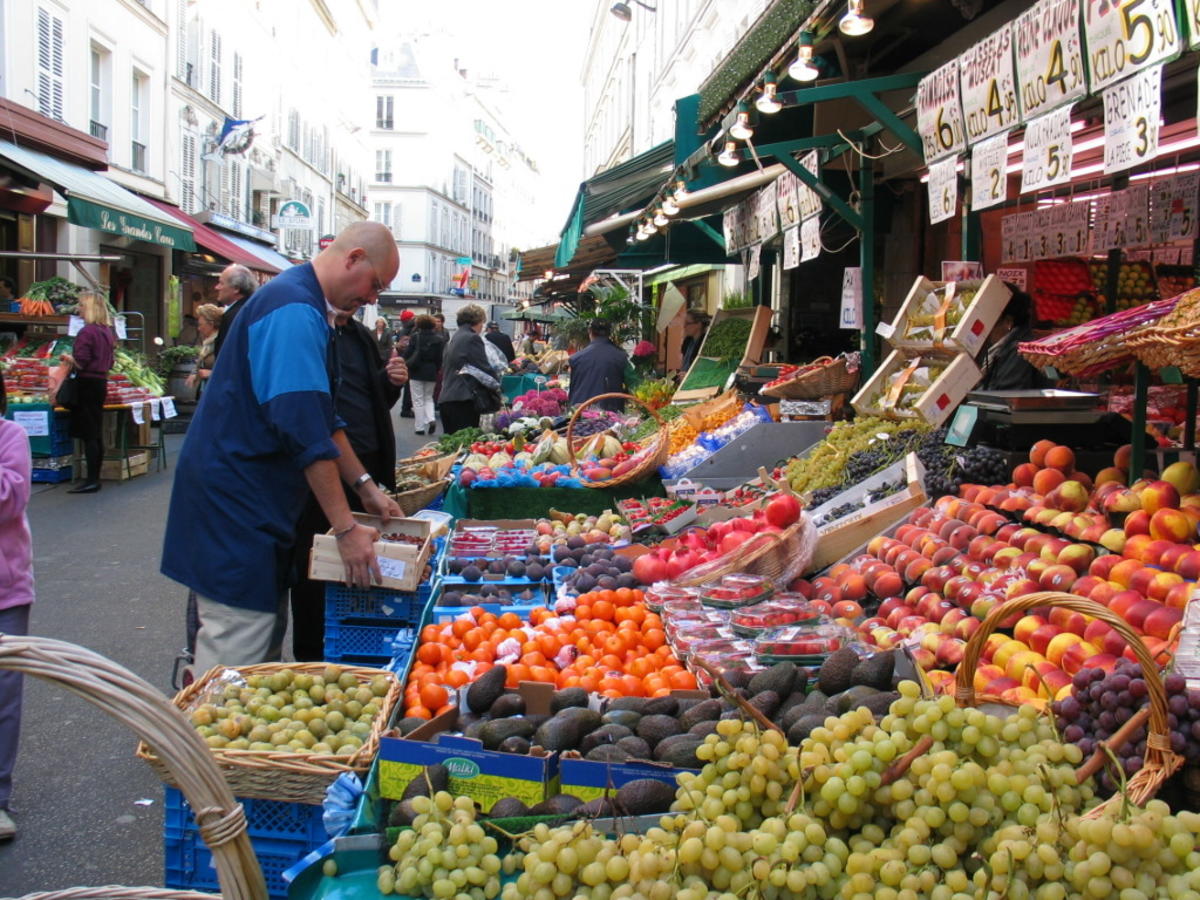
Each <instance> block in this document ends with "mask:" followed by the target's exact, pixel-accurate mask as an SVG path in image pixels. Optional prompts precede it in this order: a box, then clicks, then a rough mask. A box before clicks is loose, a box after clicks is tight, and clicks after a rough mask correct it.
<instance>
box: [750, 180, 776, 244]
mask: <svg viewBox="0 0 1200 900" xmlns="http://www.w3.org/2000/svg"><path fill="white" fill-rule="evenodd" d="M754 217H755V219H756V220H757V221H758V238H757V239H758V240H759V241H769V240H770V239H771V238H773V237H775V235H777V234H779V210H778V206H777V204H776V202H775V185H773V184H769V185H767V186H766V187H765V188H763V189H762V190H761V191H759V192H758V193H757V194H755V195H754Z"/></svg>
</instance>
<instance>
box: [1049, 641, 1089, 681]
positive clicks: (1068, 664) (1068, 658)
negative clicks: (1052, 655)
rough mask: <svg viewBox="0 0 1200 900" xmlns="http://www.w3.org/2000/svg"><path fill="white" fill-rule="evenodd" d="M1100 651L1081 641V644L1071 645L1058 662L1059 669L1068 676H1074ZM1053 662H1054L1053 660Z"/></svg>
mask: <svg viewBox="0 0 1200 900" xmlns="http://www.w3.org/2000/svg"><path fill="white" fill-rule="evenodd" d="M1099 652H1100V651H1099V650H1097V649H1096V648H1095V647H1094V646H1092V645H1091V644H1089V643H1088V642H1087V641H1085V640H1082V639H1080V641H1079V643H1077V644H1071V645H1070V646H1068V647H1066V648H1065V649H1064V650H1063V652H1062V655H1061V657H1060V658H1059V660H1058V667H1059V668H1060V669H1062V670H1063V671H1064V672H1066V673H1067V674H1068V675H1074V674H1075V673H1076V672H1078V671H1079V670H1080V669H1082V668H1083V664H1084V662H1085V661H1086V660H1088V659H1089V658H1091V657H1093V656H1095V655H1096V654H1098V653H1099ZM1051 662H1054V660H1053V659H1052V660H1051Z"/></svg>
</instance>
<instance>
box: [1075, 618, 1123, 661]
mask: <svg viewBox="0 0 1200 900" xmlns="http://www.w3.org/2000/svg"><path fill="white" fill-rule="evenodd" d="M1083 639H1084V640H1085V641H1087V642H1088V643H1089V644H1091V645H1093V646H1095V647H1099V648H1100V652H1101V653H1112V654H1113V655H1114V656H1120V655H1121V654H1122V653H1124V652H1125V638H1123V637H1121V635H1119V634H1118V633H1117V631H1116V629H1115V628H1113V627H1112V626H1111V625H1109V624H1108V623H1107V622H1101V621H1100V620H1099V619H1095V620H1093V621H1091V622H1088V625H1087V628H1085V629H1084V631H1083Z"/></svg>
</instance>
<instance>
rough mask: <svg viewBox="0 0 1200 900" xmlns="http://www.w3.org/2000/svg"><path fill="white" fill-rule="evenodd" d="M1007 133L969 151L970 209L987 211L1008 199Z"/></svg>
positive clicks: (981, 142) (987, 140)
mask: <svg viewBox="0 0 1200 900" xmlns="http://www.w3.org/2000/svg"><path fill="white" fill-rule="evenodd" d="M1007 165H1008V132H1007V131H1004V132H1001V133H1000V134H997V135H995V136H993V137H990V138H987V139H986V140H982V141H980V142H979V143H978V144H976V145H975V146H974V147H973V148H972V149H971V209H976V210H978V209H987V208H988V207H989V206H996V205H997V204H999V203H1003V202H1004V201H1005V200H1007V199H1008V176H1007V175H1006V174H1005V168H1006V166H1007Z"/></svg>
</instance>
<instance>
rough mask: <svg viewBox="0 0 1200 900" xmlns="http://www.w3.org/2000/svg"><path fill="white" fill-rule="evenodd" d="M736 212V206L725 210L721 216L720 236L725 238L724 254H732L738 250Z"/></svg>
mask: <svg viewBox="0 0 1200 900" xmlns="http://www.w3.org/2000/svg"><path fill="white" fill-rule="evenodd" d="M737 211H738V208H737V207H736V206H734V207H731V208H730V209H727V210H725V213H724V214H723V215H722V216H721V234H722V236H723V237H724V238H725V252H726V253H727V254H729V253H733V252H735V251H736V250H737V249H738V246H737V239H736V231H737Z"/></svg>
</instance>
